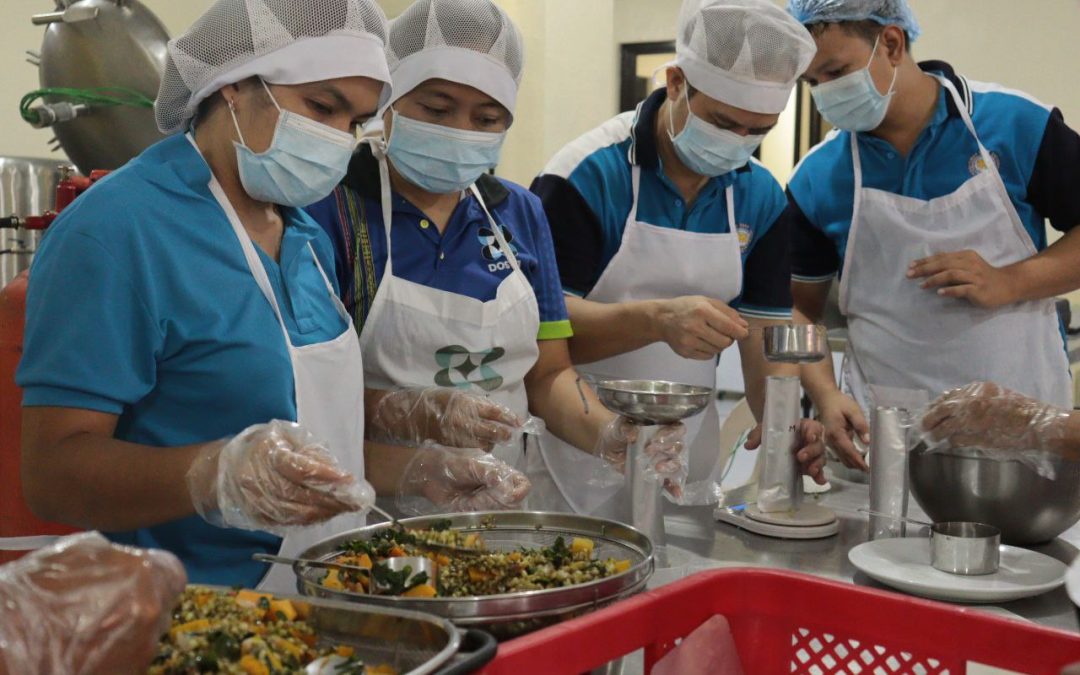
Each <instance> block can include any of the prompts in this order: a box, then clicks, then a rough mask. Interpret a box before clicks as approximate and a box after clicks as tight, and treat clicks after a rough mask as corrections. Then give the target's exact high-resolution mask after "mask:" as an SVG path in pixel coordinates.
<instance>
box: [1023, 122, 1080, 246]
mask: <svg viewBox="0 0 1080 675" xmlns="http://www.w3.org/2000/svg"><path fill="white" fill-rule="evenodd" d="M1078 187H1080V134H1077V133H1076V132H1075V131H1073V129H1071V128H1070V127H1069V125H1067V124H1066V123H1065V118H1064V117H1063V116H1062V114H1061V111H1060V110H1058V109H1057V108H1055V109H1054V110H1053V112H1052V113H1051V114H1050V119H1049V120H1047V123H1046V131H1045V132H1044V133H1043V139H1042V143H1041V144H1040V145H1039V154H1038V156H1037V157H1036V159H1035V167H1034V169H1033V170H1032V173H1031V180H1030V181H1029V183H1028V201H1029V202H1030V203H1031V205H1032V206H1034V207H1035V210H1036V211H1038V212H1039V213H1040V214H1041V215H1043V216H1045V217H1046V218H1048V219H1049V220H1050V224H1051V225H1053V227H1054V229H1055V230H1059V231H1061V232H1068V231H1069V230H1071V229H1072V228H1073V227H1075V226H1076V225H1077V224H1080V189H1078Z"/></svg>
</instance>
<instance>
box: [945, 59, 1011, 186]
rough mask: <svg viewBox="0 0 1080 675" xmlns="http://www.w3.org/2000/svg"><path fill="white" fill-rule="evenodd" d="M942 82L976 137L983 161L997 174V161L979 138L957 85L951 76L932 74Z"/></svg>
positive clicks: (965, 124) (965, 123)
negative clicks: (950, 78)
mask: <svg viewBox="0 0 1080 675" xmlns="http://www.w3.org/2000/svg"><path fill="white" fill-rule="evenodd" d="M932 77H936V78H937V79H938V81H939V82H941V86H942V88H944V89H945V91H947V92H948V93H949V95H950V96H951V97H952V100H953V103H954V104H955V105H956V110H957V112H959V113H960V119H962V120H964V126H966V127H967V128H968V131H970V132H971V135H972V136H973V137H974V138H975V142H976V143H978V145H979V154H980V155H982V158H983V161H984V162H986V169H987V171H992V172H994V173H995V174H996V173H998V168H997V162H995V161H994V158H993V156H992V155H991V154H990V151H989V150H987V149H986V146H984V145H983V144H982V141H981V140H979V134H978V132H976V131H975V123H974V122H972V121H971V115H969V114H968V110H967V104H966V103H964V99H962V98H961V97H960V92H958V91H956V87H955V86H954V85H953V83H952V81H950V80H949V78H947V77H944V76H942V75H936V74H935V75H932Z"/></svg>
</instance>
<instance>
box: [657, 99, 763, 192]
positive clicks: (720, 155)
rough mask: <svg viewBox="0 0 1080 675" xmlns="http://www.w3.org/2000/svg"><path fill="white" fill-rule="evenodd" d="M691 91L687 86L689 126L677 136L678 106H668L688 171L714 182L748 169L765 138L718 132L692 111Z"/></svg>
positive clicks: (674, 138) (672, 134) (670, 132)
mask: <svg viewBox="0 0 1080 675" xmlns="http://www.w3.org/2000/svg"><path fill="white" fill-rule="evenodd" d="M688 90H689V87H688V86H687V85H683V100H685V101H686V114H687V117H686V125H685V126H683V129H682V131H680V132H679V134H678V135H675V120H674V118H673V115H674V109H675V106H673V105H669V106H668V136H669V137H670V138H671V142H672V144H673V145H674V146H675V154H676V155H678V157H679V161H681V162H682V163H683V164H684V165H686V168H688V169H690V170H691V171H693V172H694V173H696V174H698V175H699V176H708V177H709V178H714V177H716V176H723V175H724V174H725V173H729V172H731V171H734V170H735V169H739V168H741V167H743V166H745V165H746V163H747V162H749V161H750V158H751V157H753V156H754V151H755V150H757V149H758V146H759V145H761V141H762V139H764V138H765V137H764V136H740V135H739V134H737V133H735V132H734V131H729V130H727V129H720V128H717V127H716V126H715V125H712V124H709V123H708V122H706V121H705V120H703V119H701V118H700V117H698V116H697V115H695V114H694V112H693V111H692V110H690V98H689V94H688V93H687V92H688Z"/></svg>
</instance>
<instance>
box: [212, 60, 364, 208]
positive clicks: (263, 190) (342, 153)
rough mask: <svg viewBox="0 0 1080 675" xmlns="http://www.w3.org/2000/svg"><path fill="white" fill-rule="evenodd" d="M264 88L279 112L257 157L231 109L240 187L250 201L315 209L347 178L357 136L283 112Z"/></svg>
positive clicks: (230, 106)
mask: <svg viewBox="0 0 1080 675" xmlns="http://www.w3.org/2000/svg"><path fill="white" fill-rule="evenodd" d="M260 82H262V80H261V79H260ZM262 85H263V88H265V89H266V93H267V95H269V96H270V100H271V101H273V103H274V106H275V107H276V108H277V109H278V121H277V126H276V127H275V128H274V138H273V140H271V141H270V147H269V148H267V149H266V150H265V151H263V152H259V153H256V152H253V151H252V150H251V148H249V147H247V144H246V143H245V141H244V134H243V133H241V132H240V125H239V124H238V123H237V121H236V111H235V110H233V106H232V104H231V103H230V104H229V112H230V113H231V114H232V118H233V126H235V127H236V133H237V135H239V136H240V142H239V143H237V142H235V141H234V142H233V145H234V146H235V147H236V162H237V166H238V168H239V170H240V183H241V184H243V186H244V190H245V191H246V192H247V193H248V194H249V195H251V197H252V199H257V200H259V201H261V202H267V203H269V204H280V205H282V206H296V207H300V206H307V205H309V204H314V203H315V202H317V201H319V200H320V199H322V198H323V197H325V196H327V195H328V194H330V193H331V192H333V191H334V188H335V187H337V184H338V183H340V182H341V179H342V178H344V177H345V173H346V172H347V171H348V169H349V160H350V159H351V158H352V153H353V149H354V148H355V147H356V137H355V136H353V135H352V134H350V133H346V132H344V131H338V130H337V129H334V128H333V127H328V126H326V125H325V124H320V123H319V122H316V121H315V120H313V119H310V118H307V117H304V116H303V115H300V114H298V113H294V112H289V111H288V110H282V109H281V106H279V105H278V102H277V101H276V100H274V95H273V94H271V93H270V88H269V87H267V86H266V82H263V83H262Z"/></svg>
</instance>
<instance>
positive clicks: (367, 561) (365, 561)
mask: <svg viewBox="0 0 1080 675" xmlns="http://www.w3.org/2000/svg"><path fill="white" fill-rule="evenodd" d="M355 564H356V566H357V567H365V568H367V569H371V556H369V555H368V554H367V553H361V554H360V559H359V560H358V561H357V562H356V563H355Z"/></svg>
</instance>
